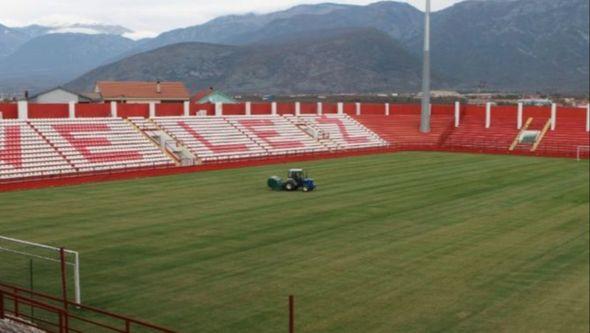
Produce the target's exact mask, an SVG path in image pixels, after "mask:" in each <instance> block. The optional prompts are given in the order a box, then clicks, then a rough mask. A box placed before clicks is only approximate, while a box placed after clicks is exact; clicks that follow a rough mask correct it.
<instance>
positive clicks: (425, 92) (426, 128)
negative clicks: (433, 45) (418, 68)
mask: <svg viewBox="0 0 590 333" xmlns="http://www.w3.org/2000/svg"><path fill="white" fill-rule="evenodd" d="M424 14H425V15H424V16H425V20H424V56H423V57H424V64H423V69H422V71H423V72H422V115H421V119H420V132H422V133H430V0H426V10H425V12H424Z"/></svg>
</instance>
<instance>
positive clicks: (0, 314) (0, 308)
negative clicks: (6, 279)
mask: <svg viewBox="0 0 590 333" xmlns="http://www.w3.org/2000/svg"><path fill="white" fill-rule="evenodd" d="M0 319H4V292H3V291H2V290H0Z"/></svg>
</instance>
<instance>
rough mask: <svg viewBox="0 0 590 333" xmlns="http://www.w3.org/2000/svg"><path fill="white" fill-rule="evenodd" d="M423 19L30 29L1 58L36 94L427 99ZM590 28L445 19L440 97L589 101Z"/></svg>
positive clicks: (480, 12) (521, 13)
mask: <svg viewBox="0 0 590 333" xmlns="http://www.w3.org/2000/svg"><path fill="white" fill-rule="evenodd" d="M423 19H424V14H423V13H422V12H421V11H419V10H417V9H416V8H414V7H412V6H410V5H408V4H405V3H398V2H393V1H384V2H377V3H374V4H370V5H366V6H357V5H341V4H332V3H328V4H319V5H302V6H296V7H293V8H290V9H287V10H284V11H279V12H274V13H269V14H262V15H257V14H246V15H230V16H223V17H219V18H216V19H214V20H211V21H209V22H207V23H204V24H201V25H196V26H192V27H187V28H182V29H176V30H172V31H168V32H165V33H162V34H161V35H159V36H157V37H155V38H150V39H143V40H138V41H134V40H131V39H127V38H125V37H124V36H125V34H126V33H128V29H125V28H122V27H120V29H119V30H112V31H110V32H107V31H103V32H106V33H102V34H100V35H97V34H87V33H84V31H83V29H84V28H87V27H71V28H70V29H69V30H63V29H62V30H56V29H52V30H51V29H50V30H43V29H39V28H38V27H37V30H36V31H37V32H35V31H33V30H34V29H32V28H31V27H30V28H29V33H28V36H30V37H28V39H27V40H25V41H24V42H20V41H22V40H23V39H22V38H23V37H22V35H26V33H25V32H23V31H22V29H21V30H19V29H13V28H7V27H4V26H0V47H2V48H0V49H3V50H5V48H4V47H3V46H5V45H11V47H13V48H14V45H18V47H16V48H15V49H14V50H12V51H11V52H6V51H4V53H0V90H1V89H2V88H3V87H4V88H6V86H7V84H8V85H11V84H12V85H14V83H15V82H17V81H19V80H21V81H20V82H21V83H25V84H26V81H27V80H26V75H24V77H25V78H24V80H23V75H21V77H20V78H16V77H15V75H17V74H19V73H21V74H22V73H27V75H29V74H28V73H29V72H32V73H31V75H37V76H38V74H39V73H42V74H43V75H44V77H46V78H47V80H46V81H43V80H39V79H35V82H42V84H43V85H46V86H49V85H50V83H51V84H62V83H65V82H67V81H69V80H70V79H73V78H74V77H75V76H78V75H80V74H83V72H84V71H86V70H90V71H89V72H88V73H86V74H84V75H82V76H81V77H79V78H77V79H75V80H73V81H72V82H70V83H68V85H67V86H68V87H70V88H73V89H77V90H86V89H88V87H90V86H91V85H92V84H93V81H95V80H102V79H133V80H147V79H162V80H182V81H184V82H185V83H186V84H187V86H189V87H191V88H194V89H197V88H200V87H206V86H210V85H215V86H218V87H222V88H223V89H227V90H229V91H231V92H234V93H245V92H260V93H294V92H318V93H324V92H325V93H329V92H365V91H393V90H395V91H408V90H416V89H417V88H418V84H419V77H420V72H421V66H420V62H421V47H422V39H423V37H422V36H423ZM588 22H589V18H588V1H587V0H467V1H464V2H460V3H458V4H455V5H454V6H451V7H448V8H446V9H444V10H441V11H438V12H435V13H433V14H432V59H433V60H432V61H433V70H434V73H435V80H434V87H435V88H454V89H465V90H468V89H474V88H476V87H485V88H486V89H490V90H503V91H527V92H532V91H548V92H564V93H578V94H579V93H581V94H588V90H589V65H588V57H589V38H588V33H589V27H588ZM3 29H4V31H5V32H4V33H3V32H2V31H3ZM6 31H8V32H6ZM63 32H65V33H63ZM35 33H36V35H35ZM58 36H59V38H58ZM98 36H101V38H102V40H101V41H100V42H99V41H97V38H98ZM19 38H20V39H19ZM25 39H26V38H25ZM49 39H52V40H51V41H52V42H51V43H49V42H46V41H45V40H49ZM369 42H370V43H369ZM19 43H20V44H19ZM56 49H59V51H58V50H56ZM85 49H87V50H88V52H85ZM99 50H100V51H99ZM7 53H8V54H7ZM97 53H100V55H97ZM46 54H47V55H52V56H45V55H46ZM72 59H77V60H76V61H73V60H72ZM81 59H84V60H83V61H82V60H81ZM64 66H65V67H64ZM66 67H67V69H66ZM93 68H94V69H93ZM28 71H29V72H28ZM8 74H10V76H9V75H8ZM7 78H8V79H7Z"/></svg>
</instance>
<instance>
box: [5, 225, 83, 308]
mask: <svg viewBox="0 0 590 333" xmlns="http://www.w3.org/2000/svg"><path fill="white" fill-rule="evenodd" d="M1 252H5V253H9V254H14V255H17V256H24V257H28V258H31V259H38V260H41V261H47V262H53V263H56V264H57V265H60V264H61V262H62V260H61V256H60V254H61V249H60V248H57V247H53V246H49V245H45V244H39V243H34V242H29V241H25V240H20V239H15V238H10V237H6V236H2V235H0V253H1ZM64 264H65V265H66V266H69V267H71V268H72V269H73V272H74V276H73V278H74V281H73V282H74V299H75V302H76V303H77V304H82V295H81V288H80V254H79V253H78V252H77V251H72V250H68V249H64Z"/></svg>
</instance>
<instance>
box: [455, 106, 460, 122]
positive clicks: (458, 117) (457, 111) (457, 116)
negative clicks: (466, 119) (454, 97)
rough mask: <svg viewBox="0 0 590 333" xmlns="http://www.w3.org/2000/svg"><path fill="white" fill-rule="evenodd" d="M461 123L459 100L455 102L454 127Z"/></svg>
mask: <svg viewBox="0 0 590 333" xmlns="http://www.w3.org/2000/svg"><path fill="white" fill-rule="evenodd" d="M460 124H461V102H459V101H457V102H455V127H459V125H460Z"/></svg>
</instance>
